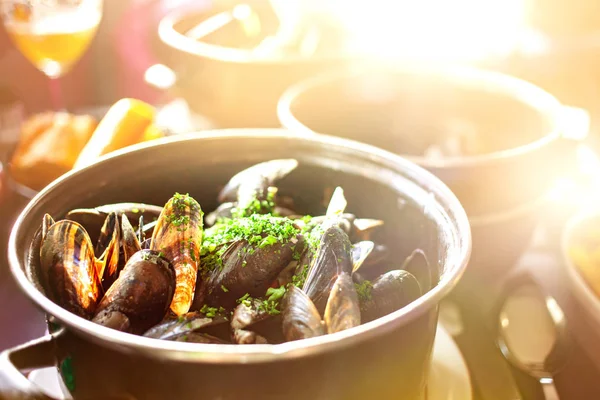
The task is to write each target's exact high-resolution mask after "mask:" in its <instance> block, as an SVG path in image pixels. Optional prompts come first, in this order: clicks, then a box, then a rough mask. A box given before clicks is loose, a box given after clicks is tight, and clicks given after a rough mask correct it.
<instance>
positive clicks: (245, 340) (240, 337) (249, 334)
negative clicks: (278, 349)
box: [231, 299, 271, 344]
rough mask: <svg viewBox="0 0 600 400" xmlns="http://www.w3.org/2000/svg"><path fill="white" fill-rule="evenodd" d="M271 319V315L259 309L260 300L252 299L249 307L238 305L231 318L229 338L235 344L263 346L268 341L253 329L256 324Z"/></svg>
mask: <svg viewBox="0 0 600 400" xmlns="http://www.w3.org/2000/svg"><path fill="white" fill-rule="evenodd" d="M268 318H271V315H270V314H269V313H267V312H266V311H265V310H264V309H261V307H260V300H258V299H253V300H252V302H251V303H250V304H249V305H246V304H244V303H242V304H240V305H238V306H237V307H236V308H235V310H234V311H233V315H232V316H231V337H232V338H233V341H234V343H237V344H265V343H268V342H269V341H268V339H267V338H265V337H264V336H262V335H260V334H259V333H258V332H256V331H255V330H254V329H253V328H254V326H255V325H256V324H258V323H260V322H261V321H264V320H266V319H268Z"/></svg>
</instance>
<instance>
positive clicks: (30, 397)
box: [0, 329, 63, 400]
mask: <svg viewBox="0 0 600 400" xmlns="http://www.w3.org/2000/svg"><path fill="white" fill-rule="evenodd" d="M62 333H63V330H62V329H61V330H59V331H57V332H55V333H53V334H51V335H46V336H44V337H41V338H39V339H35V340H33V341H31V342H29V343H25V344H22V345H20V346H17V347H13V348H12V349H8V350H4V351H3V352H2V353H0V398H2V399H5V398H6V399H13V398H14V399H24V400H34V399H35V400H38V399H39V400H53V399H52V398H51V397H49V396H48V395H46V394H45V393H44V392H42V391H41V390H40V389H39V388H38V387H37V386H36V385H34V384H33V383H32V382H31V381H30V380H29V379H27V377H25V375H23V374H22V373H21V370H29V369H35V368H43V367H51V366H54V365H55V360H56V343H55V341H56V340H57V338H58V337H59V335H62Z"/></svg>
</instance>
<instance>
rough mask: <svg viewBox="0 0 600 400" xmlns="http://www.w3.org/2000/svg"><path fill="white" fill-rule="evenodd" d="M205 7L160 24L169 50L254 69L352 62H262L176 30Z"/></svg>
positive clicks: (179, 13) (295, 59)
mask: <svg viewBox="0 0 600 400" xmlns="http://www.w3.org/2000/svg"><path fill="white" fill-rule="evenodd" d="M203 9H204V8H202V7H194V8H190V7H182V8H178V9H175V10H173V11H171V12H169V13H167V14H166V15H165V16H164V17H163V18H162V19H161V20H160V21H159V23H158V37H159V38H160V40H161V41H162V42H163V43H164V44H166V45H167V46H169V47H171V48H173V49H176V50H179V51H182V52H184V53H188V54H191V55H194V56H200V57H205V58H209V59H214V60H219V61H226V62H232V63H238V64H253V65H295V64H298V63H302V64H314V63H315V62H327V61H334V60H340V59H352V57H350V56H346V57H345V56H343V55H339V56H337V57H336V56H329V57H301V56H297V55H295V56H289V57H288V56H286V57H284V58H260V57H256V56H253V54H252V51H251V50H246V49H239V48H235V47H226V46H219V45H216V44H211V43H206V42H202V41H200V40H191V39H190V38H188V37H186V36H185V35H183V34H182V33H181V32H179V31H177V30H176V29H175V27H174V26H175V24H176V23H177V22H179V21H181V20H182V19H183V18H184V17H185V16H186V14H189V13H190V12H200V11H201V10H203Z"/></svg>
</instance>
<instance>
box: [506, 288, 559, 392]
mask: <svg viewBox="0 0 600 400" xmlns="http://www.w3.org/2000/svg"><path fill="white" fill-rule="evenodd" d="M498 317H499V318H498V324H499V326H498V328H499V329H498V335H497V339H496V340H497V344H498V346H499V347H500V350H501V351H502V354H503V355H504V357H505V358H506V359H507V360H508V361H509V362H510V363H511V364H513V365H514V366H516V367H517V368H519V369H521V370H522V371H524V372H526V373H527V374H529V375H530V376H532V377H534V378H536V379H538V380H539V382H540V384H541V385H542V389H543V391H544V395H545V398H546V399H547V400H558V399H559V395H558V392H557V391H556V388H555V386H554V375H555V374H556V373H557V372H558V371H559V370H560V369H561V368H562V367H563V366H564V365H565V364H566V361H567V358H568V357H567V356H568V353H569V342H570V340H569V335H568V332H567V327H566V321H565V316H564V313H563V312H562V310H561V309H560V307H559V305H558V303H557V302H556V300H555V299H554V298H552V297H550V296H548V295H546V294H544V293H542V291H541V290H540V288H539V287H538V286H537V285H535V284H533V283H527V284H524V285H521V286H518V287H517V288H516V289H513V290H511V291H510V292H509V293H508V295H507V296H506V297H505V298H504V302H503V303H502V306H501V307H500V312H499V314H498Z"/></svg>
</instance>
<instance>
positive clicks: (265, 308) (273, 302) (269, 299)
mask: <svg viewBox="0 0 600 400" xmlns="http://www.w3.org/2000/svg"><path fill="white" fill-rule="evenodd" d="M285 292H286V288H285V286H281V287H278V288H269V289H267V293H266V294H265V297H266V299H254V298H252V297H250V295H249V294H248V293H246V294H245V295H243V296H242V297H240V298H239V299H237V300H236V301H237V303H238V304H243V305H245V306H246V307H248V308H252V306H253V305H254V306H255V307H256V310H257V311H259V312H265V313H267V314H269V315H278V314H279V313H280V312H281V311H279V303H280V301H281V299H282V298H283V296H284V295H285Z"/></svg>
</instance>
